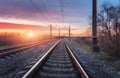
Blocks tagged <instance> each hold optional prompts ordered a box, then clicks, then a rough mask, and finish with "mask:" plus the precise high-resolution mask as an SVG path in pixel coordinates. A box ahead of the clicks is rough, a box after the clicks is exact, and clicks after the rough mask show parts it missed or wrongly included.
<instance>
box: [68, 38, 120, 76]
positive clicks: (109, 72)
mask: <svg viewBox="0 0 120 78" xmlns="http://www.w3.org/2000/svg"><path fill="white" fill-rule="evenodd" d="M66 42H67V44H68V45H69V46H70V47H71V49H72V50H73V52H74V54H75V55H76V57H77V58H78V60H79V62H80V63H81V65H82V66H83V68H84V69H85V71H86V72H87V73H88V75H89V76H90V77H91V78H120V59H119V58H112V57H111V58H110V57H109V58H108V57H105V56H103V55H101V54H99V53H94V52H87V51H86V50H84V49H81V48H78V47H77V46H75V45H73V44H72V43H71V42H69V41H68V40H66Z"/></svg>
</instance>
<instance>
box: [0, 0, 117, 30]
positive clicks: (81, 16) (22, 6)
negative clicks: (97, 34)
mask: <svg viewBox="0 0 120 78" xmlns="http://www.w3.org/2000/svg"><path fill="white" fill-rule="evenodd" d="M104 1H109V2H113V1H117V0H98V2H97V3H98V8H99V7H100V5H102V3H103V2H104ZM91 14H92V0H0V22H7V23H16V24H27V25H35V26H36V25H37V26H49V25H50V24H52V25H53V27H56V28H61V29H65V28H68V26H69V25H70V26H71V28H73V29H74V30H75V31H78V30H80V31H82V32H84V30H85V29H86V28H88V27H90V26H91V25H90V24H89V23H90V20H89V16H91ZM63 22H64V24H63Z"/></svg>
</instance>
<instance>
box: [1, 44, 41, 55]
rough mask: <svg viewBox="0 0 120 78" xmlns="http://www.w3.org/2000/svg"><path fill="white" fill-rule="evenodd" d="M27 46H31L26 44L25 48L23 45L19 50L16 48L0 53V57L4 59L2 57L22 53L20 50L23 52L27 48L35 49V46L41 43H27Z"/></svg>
mask: <svg viewBox="0 0 120 78" xmlns="http://www.w3.org/2000/svg"><path fill="white" fill-rule="evenodd" d="M29 44H31V45H29V46H28V45H27V44H26V46H25V45H24V46H21V47H19V48H17V49H13V50H8V51H5V52H2V53H0V57H4V56H7V55H10V54H13V53H16V52H17V53H18V52H20V51H22V50H25V49H29V48H31V47H35V46H38V45H40V44H41V43H29Z"/></svg>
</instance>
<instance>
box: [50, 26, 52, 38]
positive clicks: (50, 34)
mask: <svg viewBox="0 0 120 78" xmlns="http://www.w3.org/2000/svg"><path fill="white" fill-rule="evenodd" d="M50 37H52V25H50Z"/></svg>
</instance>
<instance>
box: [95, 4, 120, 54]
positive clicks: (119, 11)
mask: <svg viewBox="0 0 120 78" xmlns="http://www.w3.org/2000/svg"><path fill="white" fill-rule="evenodd" d="M97 25H98V26H99V36H100V38H101V40H100V41H101V42H102V47H103V46H106V47H103V48H104V50H105V51H107V52H110V54H114V55H119V56H120V5H118V6H115V5H112V4H110V3H108V2H105V3H104V4H103V5H102V8H101V10H100V11H99V12H98V16H97ZM103 40H105V41H104V42H103ZM103 44H104V45H103Z"/></svg>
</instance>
